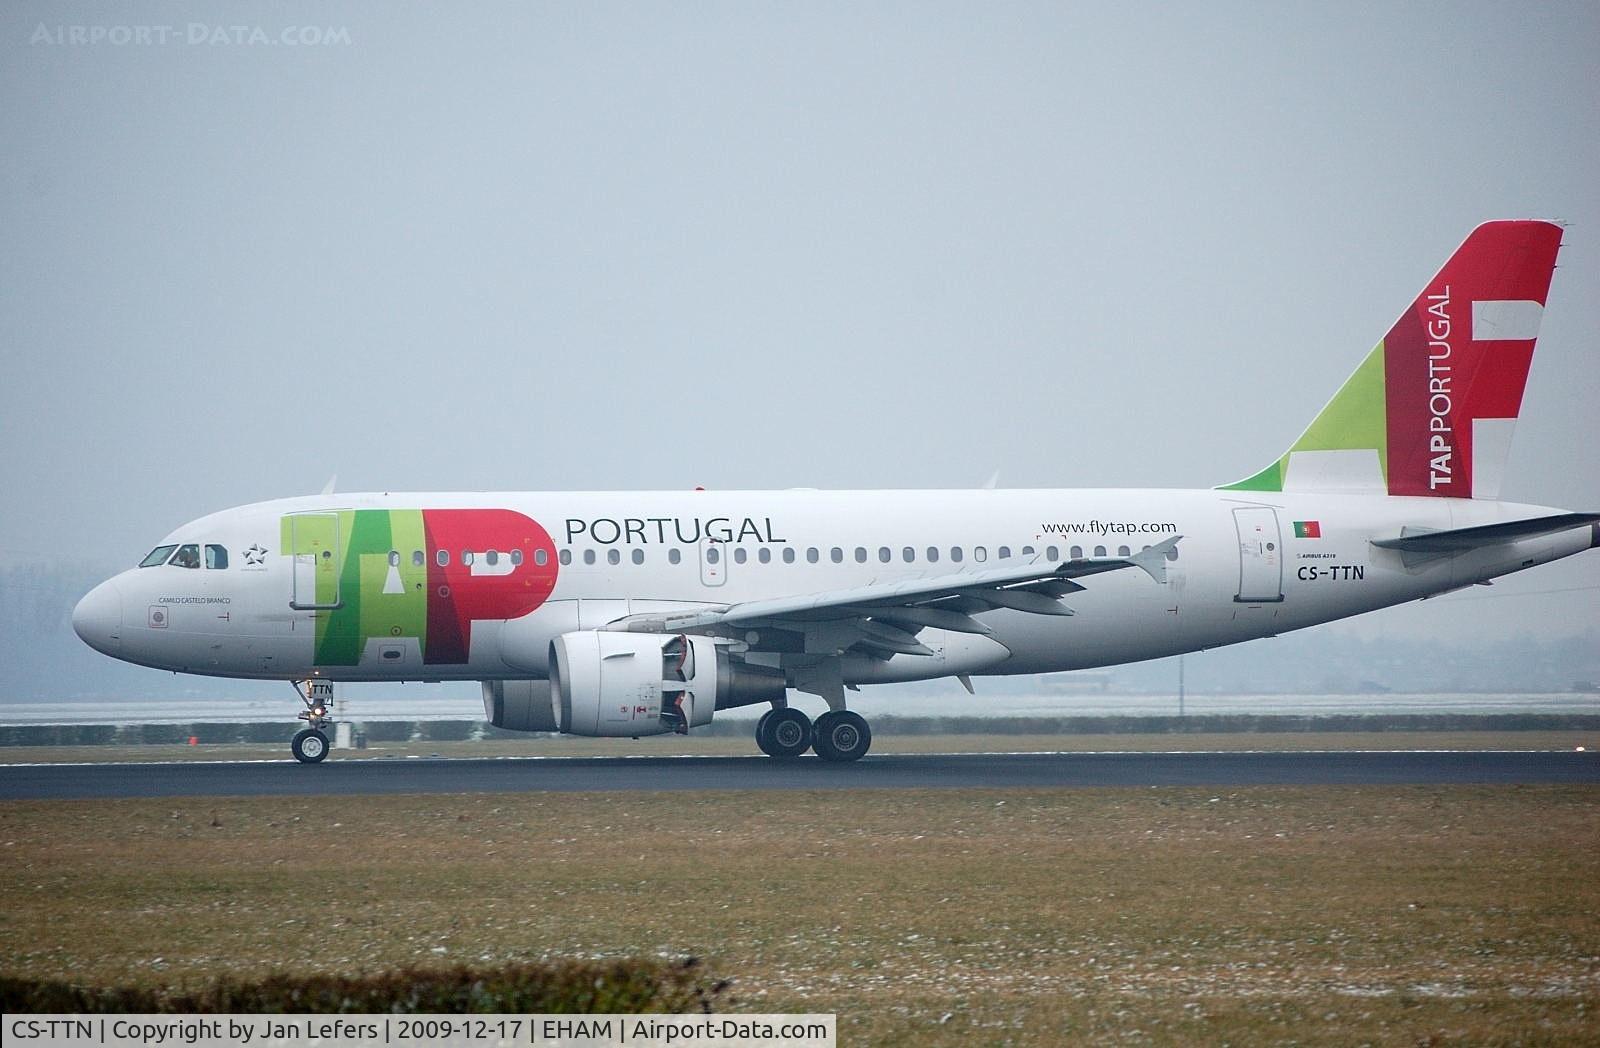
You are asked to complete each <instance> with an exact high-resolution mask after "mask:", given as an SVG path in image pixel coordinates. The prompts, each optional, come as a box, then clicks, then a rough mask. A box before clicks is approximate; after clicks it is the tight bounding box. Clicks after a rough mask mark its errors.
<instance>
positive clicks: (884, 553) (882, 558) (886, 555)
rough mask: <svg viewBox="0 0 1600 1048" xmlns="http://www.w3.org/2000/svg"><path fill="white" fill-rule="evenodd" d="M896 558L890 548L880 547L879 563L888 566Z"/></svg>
mask: <svg viewBox="0 0 1600 1048" xmlns="http://www.w3.org/2000/svg"><path fill="white" fill-rule="evenodd" d="M893 557H894V551H893V550H891V549H890V548H889V547H888V546H879V547H878V563H879V564H887V563H889V561H890V560H891V559H892V558H893Z"/></svg>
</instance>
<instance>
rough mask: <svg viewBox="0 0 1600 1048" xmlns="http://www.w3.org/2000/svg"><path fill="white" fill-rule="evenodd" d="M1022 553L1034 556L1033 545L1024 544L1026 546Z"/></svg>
mask: <svg viewBox="0 0 1600 1048" xmlns="http://www.w3.org/2000/svg"><path fill="white" fill-rule="evenodd" d="M1022 555H1023V556H1024V557H1031V556H1033V547H1032V546H1024V547H1022Z"/></svg>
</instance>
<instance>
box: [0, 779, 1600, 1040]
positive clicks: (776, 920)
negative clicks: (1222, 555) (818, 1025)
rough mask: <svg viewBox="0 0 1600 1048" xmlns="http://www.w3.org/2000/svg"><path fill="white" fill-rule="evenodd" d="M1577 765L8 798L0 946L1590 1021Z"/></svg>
mask: <svg viewBox="0 0 1600 1048" xmlns="http://www.w3.org/2000/svg"><path fill="white" fill-rule="evenodd" d="M1597 800H1600V791H1596V790H1595V789H1594V788H1592V787H1449V788H1435V787H1405V788H1391V787H1381V788H1380V787H1345V788H1329V789H1304V788H1270V789H1266V788H1263V789H1249V790H1228V791H1215V790H1212V791H1207V790H1194V789H1144V790H1086V789H1059V790H1026V791H1014V790H992V791H955V790H930V791H874V792H872V793H870V794H857V793H849V792H833V791H819V792H793V793H772V792H750V793H743V792H716V793H705V794H695V793H676V794H671V795H658V796H653V795H641V794H631V793H615V794H604V795H596V794H564V795H550V794H529V795H525V796H510V797H508V796H471V797H370V798H369V797H357V798H340V799H338V800H330V801H328V802H325V803H319V802H316V801H312V800H303V799H291V800H275V799H267V798H242V799H219V800H210V799H207V800H198V801H184V802H181V803H176V802H172V801H148V800H128V801H61V802H9V803H6V804H4V805H0V856H3V859H0V899H3V901H4V906H3V908H0V970H4V971H5V972H8V973H11V974H30V975H36V976H45V977H55V978H65V979H70V980H73V981H77V982H84V983H90V984H94V983H123V982H133V983H136V984H146V985H161V986H169V985H178V986H182V985H185V984H186V983H195V984H199V983H200V982H203V981H205V980H208V979H210V978H213V977H215V976H216V975H219V974H228V975H237V976H241V977H243V976H256V975H259V974H261V973H262V972H265V971H268V970H274V969H282V970H290V971H310V972H327V973H341V974H360V973H362V972H367V971H373V970H378V969H381V968H390V967H401V966H404V965H411V964H416V963H419V962H421V963H430V962H432V963H441V964H445V963H456V962H467V963H504V962H515V961H526V960H546V959H559V958H566V957H578V958H591V959H605V958H613V957H625V956H636V955H641V954H642V955H649V956H662V957H680V956H687V955H694V956H703V957H706V958H708V960H709V961H710V963H711V964H712V965H713V966H714V969H715V970H716V971H717V972H718V973H719V974H721V975H727V976H732V977H733V978H734V980H735V981H734V986H733V989H732V991H731V993H732V996H733V998H734V1006H735V1007H737V1008H740V1009H743V1010H763V1011H766V1010H771V1011H832V1012H838V1013H839V1015H840V1029H841V1041H842V1043H849V1044H858V1043H912V1042H915V1043H919V1044H922V1043H951V1044H955V1043H969V1042H971V1041H972V1040H974V1039H976V1040H979V1041H982V1042H992V1043H1019V1044H1057V1043H1061V1042H1062V1041H1063V1039H1068V1038H1097V1039H1101V1040H1105V1039H1113V1040H1114V1039H1128V1040H1132V1041H1139V1042H1153V1043H1174V1044H1176V1043H1186V1042H1193V1041H1196V1040H1202V1041H1207V1042H1217V1041H1222V1040H1231V1041H1233V1042H1235V1043H1264V1042H1277V1041H1290V1040H1292V1041H1295V1042H1297V1043H1302V1044H1305V1043H1319V1044H1347V1043H1355V1042H1359V1041H1362V1040H1367V1041H1372V1042H1375V1043H1396V1042H1404V1043H1412V1042H1414V1041H1416V1040H1418V1039H1420V1038H1428V1037H1434V1038H1436V1039H1441V1040H1442V1041H1449V1040H1452V1039H1456V1040H1464V1041H1470V1042H1473V1043H1480V1042H1484V1041H1494V1040H1512V1039H1522V1040H1532V1041H1538V1042H1559V1041H1581V1040H1584V1039H1586V1038H1587V1039H1591V1040H1592V1039H1593V1037H1594V1031H1595V1029H1596V1024H1595V1021H1594V1015H1595V1010H1596V1008H1600V920H1597V918H1596V916H1595V915H1596V913H1600V859H1597V857H1596V849H1595V842H1596V841H1600V806H1597V805H1596V801H1597Z"/></svg>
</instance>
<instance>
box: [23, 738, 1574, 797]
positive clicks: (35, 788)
mask: <svg viewBox="0 0 1600 1048" xmlns="http://www.w3.org/2000/svg"><path fill="white" fill-rule="evenodd" d="M1494 783H1504V784H1513V783H1570V784H1600V754H1596V753H1592V752H1582V751H1575V750H1355V751H1351V750H1313V751H1305V750H1296V751H1246V752H1239V751H1230V752H1218V751H1176V752H1173V751H1168V752H1161V753H1147V752H1138V751H1135V752H1126V751H1120V752H1093V753H1082V752H1056V753H1003V754H883V755H880V756H875V757H868V758H866V759H865V760H862V761H860V762H857V763H854V764H829V763H826V762H824V761H821V760H819V759H817V758H814V757H813V758H800V759H797V760H790V761H775V760H772V759H771V758H767V757H753V756H752V757H738V756H706V757H697V756H661V757H650V756H643V755H635V756H625V757H537V756H535V757H485V758H459V757H458V758H436V757H403V758H366V759H361V760H339V761H330V762H328V763H325V764H320V765H309V766H308V765H301V764H298V763H296V762H294V761H292V760H257V761H239V762H232V761H226V762H219V761H168V762H161V763H121V764H17V765H4V766H0V798H3V799H10V800H21V799H47V798H93V797H180V796H191V797H193V796H330V795H357V794H395V793H414V794H430V793H521V792H544V791H561V792H577V791H609V790H650V791H657V792H658V791H664V790H728V789H747V790H797V789H927V788H967V789H971V788H996V787H1006V788H1040V787H1095V786H1121V787H1138V786H1294V785H1306V786H1318V785H1321V786H1333V785H1419V784H1437V785H1443V784H1494Z"/></svg>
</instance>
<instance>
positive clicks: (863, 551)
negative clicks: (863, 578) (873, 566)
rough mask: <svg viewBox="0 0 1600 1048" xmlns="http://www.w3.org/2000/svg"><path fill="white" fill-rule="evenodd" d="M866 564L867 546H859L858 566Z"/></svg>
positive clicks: (857, 551) (857, 548) (857, 550)
mask: <svg viewBox="0 0 1600 1048" xmlns="http://www.w3.org/2000/svg"><path fill="white" fill-rule="evenodd" d="M866 562H867V547H865V546H857V547H856V563H857V564H865V563H866Z"/></svg>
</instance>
